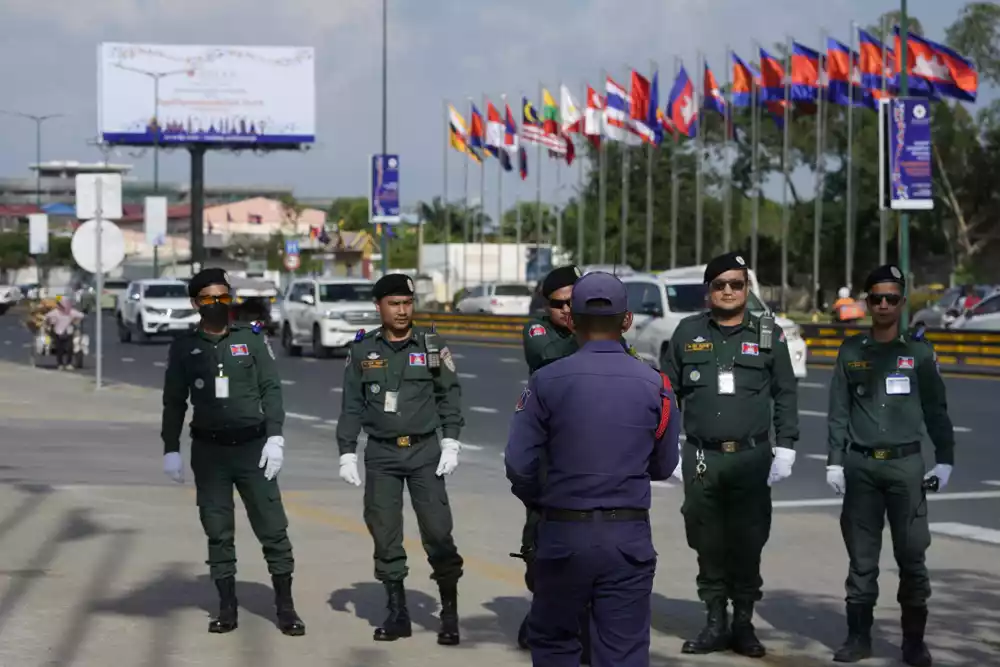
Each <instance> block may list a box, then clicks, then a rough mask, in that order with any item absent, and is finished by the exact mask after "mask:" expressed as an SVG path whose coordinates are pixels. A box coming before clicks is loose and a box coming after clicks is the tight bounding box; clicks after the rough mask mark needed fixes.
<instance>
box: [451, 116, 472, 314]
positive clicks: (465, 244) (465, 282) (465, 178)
mask: <svg viewBox="0 0 1000 667" xmlns="http://www.w3.org/2000/svg"><path fill="white" fill-rule="evenodd" d="M469 130H470V132H468V133H467V136H466V137H465V146H466V148H469V142H470V141H471V140H472V136H471V135H472V133H471V130H472V98H471V97H470V98H469ZM466 157H468V156H466ZM471 159H472V158H469V160H471ZM469 160H465V167H464V169H463V170H462V182H463V188H464V189H465V215H463V216H462V289H468V288H469ZM452 297H453V295H452V294H449V295H448V299H449V300H450V299H451V298H452Z"/></svg>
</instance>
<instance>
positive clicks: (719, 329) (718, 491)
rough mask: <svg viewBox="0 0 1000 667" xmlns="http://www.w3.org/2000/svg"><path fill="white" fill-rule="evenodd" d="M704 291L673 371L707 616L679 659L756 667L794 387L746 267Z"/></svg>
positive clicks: (738, 261)
mask: <svg viewBox="0 0 1000 667" xmlns="http://www.w3.org/2000/svg"><path fill="white" fill-rule="evenodd" d="M705 283H706V285H707V286H708V301H709V310H708V312H706V313H703V314H700V315H694V316H692V317H688V318H686V319H684V320H682V321H681V323H680V324H679V325H678V326H677V329H676V330H675V331H674V334H673V337H672V338H671V341H670V350H669V356H668V359H669V361H668V364H667V375H668V376H669V378H670V382H671V384H672V385H673V388H674V391H675V392H676V394H677V400H678V401H679V402H680V404H681V407H682V408H683V411H684V431H685V433H686V434H687V440H686V443H685V445H684V450H683V453H682V459H681V465H680V466H679V468H680V470H678V471H675V475H679V474H683V480H684V505H683V508H682V510H681V511H682V513H683V515H684V526H685V530H686V533H687V541H688V545H689V546H690V547H691V548H692V549H694V550H695V551H696V552H697V553H698V579H697V583H698V597H699V598H701V600H702V601H703V602H704V603H705V606H706V607H707V610H708V619H707V623H706V625H705V627H704V628H703V629H702V630H701V632H700V633H699V634H698V636H697V637H696V638H695V639H693V640H690V641H686V642H684V646H683V649H682V650H683V652H684V653H695V654H700V653H712V652H715V651H723V650H726V649H729V648H731V649H732V650H733V651H735V652H737V653H739V654H741V655H744V656H748V657H752V658H760V657H763V656H764V654H765V649H764V646H763V645H762V644H761V643H760V641H758V639H757V636H756V633H755V632H754V627H753V623H752V619H753V607H754V603H755V602H757V601H758V600H760V598H761V586H762V585H763V581H762V579H761V576H760V557H761V552H762V551H763V549H764V545H765V544H766V543H767V540H768V537H769V535H770V532H771V489H770V486H771V484H773V483H775V482H777V481H780V480H782V479H784V478H786V477H788V476H789V475H791V473H792V465H793V464H794V462H795V449H794V447H795V442H796V441H797V440H798V438H799V427H798V408H797V403H798V401H797V394H796V391H797V387H796V382H795V374H794V372H793V370H792V362H791V358H790V357H789V355H788V345H787V342H786V341H785V335H784V333H783V332H782V331H781V328H780V327H778V326H777V325H776V324H775V323H774V317H773V316H771V315H770V314H766V315H764V316H762V317H759V318H758V317H754V316H753V315H751V314H750V312H749V311H748V310H747V309H746V303H747V296H748V293H749V289H750V282H749V275H748V271H747V266H746V262H745V261H744V259H743V257H742V256H741V255H739V254H737V253H729V254H726V255H721V256H719V257H716V258H715V259H713V260H712V261H711V262H709V263H708V266H707V267H706V269H705ZM772 409H773V410H772ZM772 414H773V417H772ZM772 424H773V427H774V433H775V437H774V441H773V442H772V440H771V438H770V433H769V432H770V430H771V427H772ZM729 600H732V602H733V621H732V626H731V627H730V626H729V623H728V609H727V606H728V601H729Z"/></svg>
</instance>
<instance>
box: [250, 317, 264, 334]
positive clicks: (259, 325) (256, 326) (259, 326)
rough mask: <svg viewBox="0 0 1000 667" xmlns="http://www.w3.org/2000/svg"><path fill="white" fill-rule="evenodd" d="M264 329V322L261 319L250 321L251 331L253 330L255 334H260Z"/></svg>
mask: <svg viewBox="0 0 1000 667" xmlns="http://www.w3.org/2000/svg"><path fill="white" fill-rule="evenodd" d="M263 329H264V323H263V322H261V321H260V320H254V321H253V322H251V323H250V331H253V332H254V333H255V334H259V333H260V332H261V331H262V330H263Z"/></svg>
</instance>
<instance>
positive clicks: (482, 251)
mask: <svg viewBox="0 0 1000 667" xmlns="http://www.w3.org/2000/svg"><path fill="white" fill-rule="evenodd" d="M487 104H488V102H487V101H486V95H485V93H484V94H483V113H486V105H487ZM487 122H488V121H487ZM487 122H484V123H483V133H484V135H485V133H486V128H487V127H488V125H487ZM488 154H489V152H488V151H487V150H486V137H485V136H483V162H482V164H481V165H479V284H480V285H483V284H485V283H486V275H485V264H486V234H485V230H484V228H485V225H486V156H487V155H488Z"/></svg>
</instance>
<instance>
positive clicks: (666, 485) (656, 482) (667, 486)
mask: <svg viewBox="0 0 1000 667" xmlns="http://www.w3.org/2000/svg"><path fill="white" fill-rule="evenodd" d="M649 485H650V486H655V487H657V488H659V489H672V488H674V487H676V486H677V485H676V484H671V483H670V482H667V481H660V480H653V481H652V482H650V483H649Z"/></svg>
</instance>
